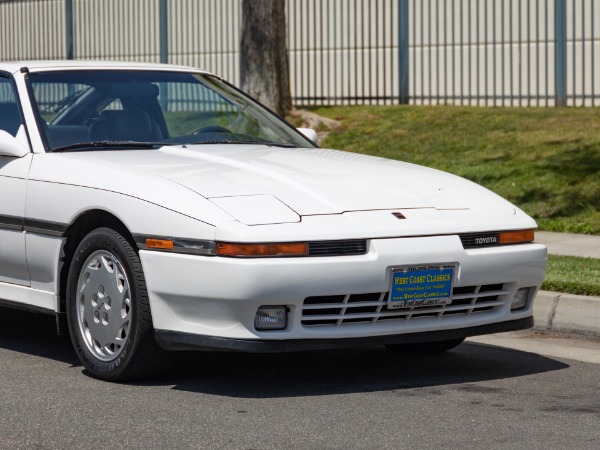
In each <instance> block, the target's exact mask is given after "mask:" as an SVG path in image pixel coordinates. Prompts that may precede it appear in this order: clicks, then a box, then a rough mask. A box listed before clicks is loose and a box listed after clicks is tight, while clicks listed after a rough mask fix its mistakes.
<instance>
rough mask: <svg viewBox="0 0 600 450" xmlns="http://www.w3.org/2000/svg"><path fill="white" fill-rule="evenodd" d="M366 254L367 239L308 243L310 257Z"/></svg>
mask: <svg viewBox="0 0 600 450" xmlns="http://www.w3.org/2000/svg"><path fill="white" fill-rule="evenodd" d="M365 253H367V241H366V240H365V239H359V240H347V241H321V242H309V243H308V254H309V255H310V256H347V255H364V254H365Z"/></svg>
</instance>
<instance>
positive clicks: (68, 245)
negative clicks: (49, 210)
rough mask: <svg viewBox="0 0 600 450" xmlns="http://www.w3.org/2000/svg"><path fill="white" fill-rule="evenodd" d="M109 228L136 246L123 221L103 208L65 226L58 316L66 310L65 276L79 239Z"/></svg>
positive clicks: (89, 212)
mask: <svg viewBox="0 0 600 450" xmlns="http://www.w3.org/2000/svg"><path fill="white" fill-rule="evenodd" d="M103 227H106V228H111V229H113V230H115V231H118V232H119V233H121V235H122V236H123V237H124V238H125V239H127V240H128V241H129V242H130V244H131V245H132V246H133V248H137V246H136V245H135V241H134V239H133V236H132V234H131V232H130V231H129V229H128V228H127V226H126V225H125V223H123V221H122V220H121V219H119V218H118V217H117V216H116V215H115V214H113V213H111V212H109V211H106V210H103V209H92V210H88V211H85V212H83V213H82V214H80V215H79V216H77V217H76V218H75V220H74V221H73V222H72V223H71V224H70V225H69V226H68V227H67V230H66V231H65V238H66V239H65V240H64V244H63V248H62V252H61V255H62V257H61V262H62V264H61V265H60V267H59V270H58V305H57V306H58V310H57V314H58V315H59V317H61V316H64V314H65V311H66V293H67V278H68V276H69V269H70V267H71V262H72V261H73V256H74V255H75V250H76V249H77V246H78V245H79V243H80V242H81V240H82V239H83V238H84V237H85V236H86V235H87V234H88V233H90V232H91V231H93V230H95V229H97V228H103ZM58 328H59V334H62V333H61V329H60V328H61V325H60V323H59V324H58Z"/></svg>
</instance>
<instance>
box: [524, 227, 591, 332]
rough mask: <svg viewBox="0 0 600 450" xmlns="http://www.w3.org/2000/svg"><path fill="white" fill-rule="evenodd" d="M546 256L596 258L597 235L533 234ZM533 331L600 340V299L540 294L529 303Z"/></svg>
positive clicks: (545, 292)
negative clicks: (544, 248) (546, 249)
mask: <svg viewBox="0 0 600 450" xmlns="http://www.w3.org/2000/svg"><path fill="white" fill-rule="evenodd" d="M535 241H536V242H539V243H540V244H544V245H545V246H546V247H548V253H549V254H550V255H566V256H580V257H586V258H600V236H589V235H583V234H571V233H553V232H549V231H537V232H536V233H535ZM533 316H534V320H535V327H534V329H536V330H539V331H552V332H557V333H568V334H575V335H579V336H586V337H592V338H600V297H587V296H582V295H573V294H563V293H560V292H550V291H540V292H538V295H537V297H536V299H535V302H534V304H533Z"/></svg>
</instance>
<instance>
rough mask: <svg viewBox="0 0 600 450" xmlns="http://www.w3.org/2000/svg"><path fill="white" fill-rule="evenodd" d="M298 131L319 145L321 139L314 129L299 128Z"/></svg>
mask: <svg viewBox="0 0 600 450" xmlns="http://www.w3.org/2000/svg"><path fill="white" fill-rule="evenodd" d="M298 131H299V132H300V133H302V134H303V135H304V136H306V137H307V138H309V139H310V140H311V141H313V142H314V143H315V144H318V140H319V137H318V136H317V132H316V131H315V130H313V129H312V128H298Z"/></svg>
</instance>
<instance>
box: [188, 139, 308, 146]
mask: <svg viewBox="0 0 600 450" xmlns="http://www.w3.org/2000/svg"><path fill="white" fill-rule="evenodd" d="M196 144H198V145H201V144H260V145H267V146H269V147H284V148H296V147H297V145H295V144H292V143H291V142H271V141H261V140H253V139H246V140H237V139H218V140H212V141H199V142H192V143H191V144H189V145H196Z"/></svg>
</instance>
